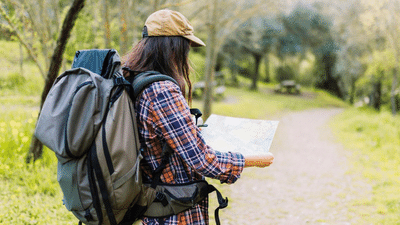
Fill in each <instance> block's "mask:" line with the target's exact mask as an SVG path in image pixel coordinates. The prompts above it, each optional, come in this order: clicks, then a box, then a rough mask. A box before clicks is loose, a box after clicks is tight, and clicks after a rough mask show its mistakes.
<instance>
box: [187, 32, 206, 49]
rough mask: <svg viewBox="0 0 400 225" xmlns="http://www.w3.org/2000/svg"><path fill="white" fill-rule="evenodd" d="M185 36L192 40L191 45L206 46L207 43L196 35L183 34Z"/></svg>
mask: <svg viewBox="0 0 400 225" xmlns="http://www.w3.org/2000/svg"><path fill="white" fill-rule="evenodd" d="M183 37H184V38H187V39H189V40H190V41H191V42H190V46H192V47H204V46H206V44H204V42H203V41H202V40H200V38H198V37H196V36H194V35H186V36H183Z"/></svg>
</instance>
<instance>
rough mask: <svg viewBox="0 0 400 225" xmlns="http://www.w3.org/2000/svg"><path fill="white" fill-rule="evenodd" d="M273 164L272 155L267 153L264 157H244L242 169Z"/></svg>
mask: <svg viewBox="0 0 400 225" xmlns="http://www.w3.org/2000/svg"><path fill="white" fill-rule="evenodd" d="M273 162H274V155H273V154H272V153H270V152H268V153H267V154H266V155H258V156H245V164H244V167H260V168H263V167H267V166H269V165H271V164H272V163H273Z"/></svg>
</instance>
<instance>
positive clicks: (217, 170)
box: [124, 10, 273, 224]
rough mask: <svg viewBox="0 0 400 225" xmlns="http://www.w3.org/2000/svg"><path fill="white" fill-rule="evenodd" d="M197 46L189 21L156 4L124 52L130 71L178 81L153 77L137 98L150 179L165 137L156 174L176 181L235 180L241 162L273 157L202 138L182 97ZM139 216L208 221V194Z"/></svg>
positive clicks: (258, 162)
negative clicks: (180, 208)
mask: <svg viewBox="0 0 400 225" xmlns="http://www.w3.org/2000/svg"><path fill="white" fill-rule="evenodd" d="M199 46H205V44H204V43H203V42H202V41H201V40H200V39H199V38H197V37H196V36H194V35H193V27H192V26H191V25H190V23H189V21H188V20H187V19H186V18H185V17H184V16H183V15H182V14H180V13H179V12H175V11H171V10H160V11H157V12H155V13H153V14H152V15H150V16H149V18H148V19H147V20H146V23H145V27H144V30H143V39H142V40H141V41H140V42H139V43H138V44H137V45H136V46H135V47H134V48H133V50H132V51H131V52H130V53H129V54H127V55H126V56H125V58H124V64H125V65H124V66H126V67H129V68H130V69H131V70H132V71H138V72H143V71H150V70H152V71H158V72H160V73H162V74H166V75H169V76H171V77H173V78H174V79H175V80H176V81H177V82H178V84H179V85H176V84H175V83H173V82H171V81H159V82H155V83H153V84H151V85H150V86H149V87H147V88H146V89H145V90H144V91H143V92H142V93H141V94H140V95H139V97H138V99H137V101H136V114H137V117H138V121H139V133H140V139H141V142H142V143H144V144H145V146H146V149H145V151H144V153H143V156H144V160H142V165H141V166H142V168H143V171H144V180H147V181H151V180H152V171H154V170H155V169H156V168H158V167H159V166H160V164H161V160H162V156H161V153H162V147H163V145H164V144H165V143H167V144H168V145H169V146H170V147H171V149H173V154H171V155H170V157H169V163H168V164H167V166H166V168H165V169H164V170H163V172H162V175H161V177H160V181H161V182H162V183H168V184H181V183H188V182H190V181H194V180H201V179H204V177H211V178H215V179H219V180H220V181H221V182H222V183H234V182H235V181H236V180H237V179H238V178H239V177H240V174H241V172H242V170H243V168H244V167H245V166H259V167H265V166H269V165H270V164H271V163H272V161H273V156H272V154H271V155H268V156H264V157H246V159H245V158H244V157H243V155H241V154H240V153H221V152H218V151H215V150H213V149H212V148H211V147H210V146H208V145H206V143H205V142H204V140H203V138H202V137H201V135H200V130H199V128H198V127H197V126H196V124H194V122H193V120H192V117H191V115H190V110H189V106H188V103H187V102H191V93H192V85H191V82H190V79H189V71H190V66H189V62H188V55H189V50H190V47H199ZM186 88H187V89H188V90H186ZM185 93H187V95H186V96H185ZM185 97H186V99H185ZM142 220H143V223H144V224H160V223H161V224H208V200H207V199H205V200H204V201H202V202H201V203H200V204H198V205H196V206H195V207H194V208H192V209H189V210H187V211H184V212H182V213H179V214H178V215H173V216H171V217H169V218H165V219H163V220H162V221H160V220H157V219H155V218H143V219H142Z"/></svg>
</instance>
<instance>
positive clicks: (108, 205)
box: [91, 148, 117, 225]
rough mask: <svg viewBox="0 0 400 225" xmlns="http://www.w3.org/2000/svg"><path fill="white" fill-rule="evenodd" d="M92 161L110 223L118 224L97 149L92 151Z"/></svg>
mask: <svg viewBox="0 0 400 225" xmlns="http://www.w3.org/2000/svg"><path fill="white" fill-rule="evenodd" d="M94 150H96V149H95V148H94ZM91 161H92V163H93V169H94V172H95V175H96V178H97V182H98V184H99V189H100V193H101V197H102V198H103V203H104V206H105V208H106V212H107V216H108V219H109V221H110V224H112V225H117V221H116V219H115V216H114V212H113V210H112V208H111V203H110V197H109V195H108V192H107V185H106V182H105V181H104V177H103V172H102V171H101V166H100V163H99V159H98V158H97V154H96V152H95V151H94V152H92V153H91Z"/></svg>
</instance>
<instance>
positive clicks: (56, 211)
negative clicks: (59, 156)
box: [0, 107, 76, 224]
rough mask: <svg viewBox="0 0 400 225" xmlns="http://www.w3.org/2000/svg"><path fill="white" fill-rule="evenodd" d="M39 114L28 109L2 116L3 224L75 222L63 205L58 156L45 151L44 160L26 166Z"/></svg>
mask: <svg viewBox="0 0 400 225" xmlns="http://www.w3.org/2000/svg"><path fill="white" fill-rule="evenodd" d="M37 113H38V112H37V110H32V109H29V108H26V107H8V108H6V107H3V110H2V112H1V113H0V133H1V135H0V156H1V157H0V190H1V191H0V202H1V204H0V224H71V223H68V221H69V222H72V221H74V220H73V218H72V217H71V215H69V214H68V213H67V212H66V210H65V209H64V207H63V205H62V202H61V199H62V196H61V192H60V188H59V186H58V183H57V179H56V177H57V176H56V167H57V164H56V161H57V160H56V158H55V156H54V153H52V152H50V151H49V150H48V149H45V151H44V155H43V158H42V159H40V160H38V161H36V162H35V163H32V164H26V163H25V157H26V154H27V150H28V148H29V144H30V141H31V137H32V132H33V128H34V125H35V122H36V117H37ZM62 221H64V222H62ZM74 223H76V220H75V221H74Z"/></svg>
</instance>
